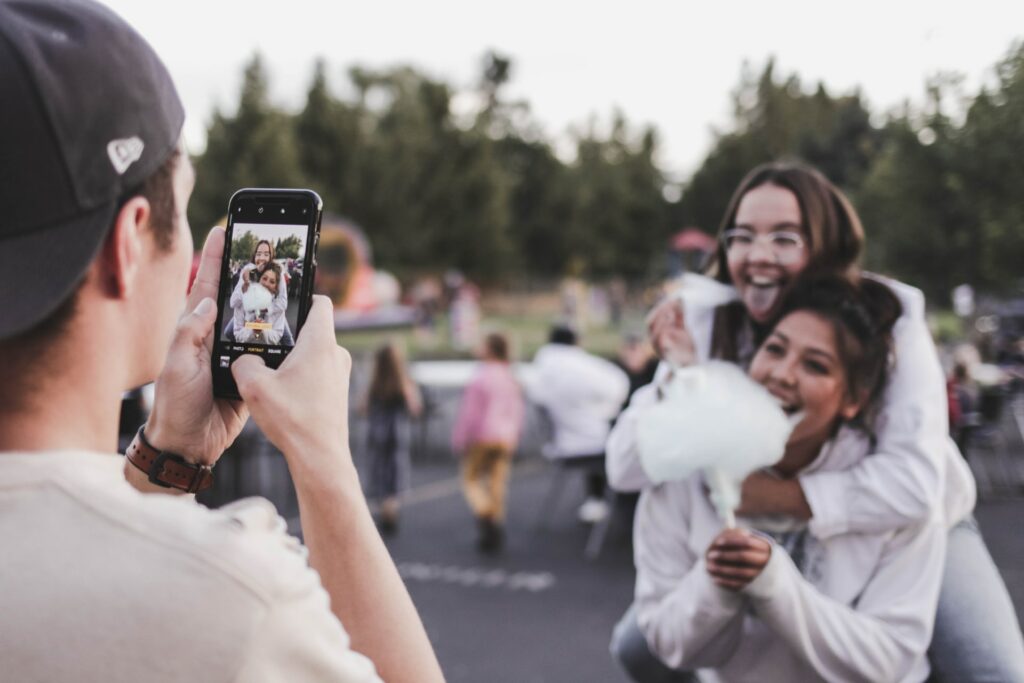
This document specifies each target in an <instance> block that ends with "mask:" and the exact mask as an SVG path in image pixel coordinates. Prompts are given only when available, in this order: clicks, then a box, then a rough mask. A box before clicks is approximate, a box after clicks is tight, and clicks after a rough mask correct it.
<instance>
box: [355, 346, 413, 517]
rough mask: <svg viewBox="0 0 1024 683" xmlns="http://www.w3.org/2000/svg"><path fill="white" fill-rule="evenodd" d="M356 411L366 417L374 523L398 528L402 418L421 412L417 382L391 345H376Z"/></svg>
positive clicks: (405, 459) (405, 478)
mask: <svg viewBox="0 0 1024 683" xmlns="http://www.w3.org/2000/svg"><path fill="white" fill-rule="evenodd" d="M361 412H362V413H363V414H364V415H366V417H367V423H368V428H367V434H366V450H367V453H369V455H370V475H369V482H368V489H369V490H368V491H367V495H368V497H369V498H370V500H371V501H373V503H374V504H375V506H376V508H377V524H378V526H379V527H380V530H381V532H382V533H384V534H393V533H395V532H396V531H397V530H398V514H399V511H400V507H401V502H400V496H401V494H402V492H403V491H405V490H407V489H408V488H409V475H410V472H411V470H412V464H411V462H410V457H409V434H408V429H407V427H408V420H409V419H410V418H418V417H419V416H420V414H421V413H422V412H423V399H422V397H421V395H420V390H419V387H417V386H416V383H415V382H413V381H412V379H411V378H410V377H409V372H408V370H407V368H406V365H405V361H404V359H403V358H402V356H401V354H400V353H399V352H398V349H397V348H396V347H395V346H394V344H385V345H383V346H381V347H380V348H379V349H377V352H376V354H374V359H373V375H372V378H371V380H370V387H369V389H367V392H366V396H365V398H364V399H363V403H362V406H361Z"/></svg>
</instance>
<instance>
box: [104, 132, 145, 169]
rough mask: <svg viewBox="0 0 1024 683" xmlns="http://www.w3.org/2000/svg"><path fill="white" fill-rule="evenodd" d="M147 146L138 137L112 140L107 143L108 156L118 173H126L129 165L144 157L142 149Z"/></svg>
mask: <svg viewBox="0 0 1024 683" xmlns="http://www.w3.org/2000/svg"><path fill="white" fill-rule="evenodd" d="M143 147H145V145H144V144H142V140H140V139H139V138H138V137H134V136H133V137H130V138H123V139H121V140H111V141H110V142H108V143H107V156H109V157H110V163H112V164H113V165H114V170H115V171H117V175H124V172H125V171H127V170H128V167H129V166H131V165H132V164H134V163H135V162H136V161H138V160H139V159H140V158H141V157H142V149H143Z"/></svg>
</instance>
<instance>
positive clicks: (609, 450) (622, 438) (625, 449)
mask: <svg viewBox="0 0 1024 683" xmlns="http://www.w3.org/2000/svg"><path fill="white" fill-rule="evenodd" d="M657 400H658V387H657V386H656V385H655V383H651V384H648V385H647V386H645V387H640V388H639V389H637V390H636V392H635V393H634V394H633V398H632V399H630V402H629V407H628V408H626V409H625V410H624V411H622V414H621V415H619V419H618V420H616V422H615V426H614V427H613V428H612V431H611V433H610V434H609V435H608V443H607V444H605V449H604V453H605V460H604V464H605V471H606V474H607V475H608V484H609V485H610V486H611V487H612V488H613V489H615V490H616V491H621V492H623V493H628V492H633V491H640V490H642V489H644V488H646V487H647V486H650V485H651V480H650V479H649V478H648V476H647V473H646V472H645V471H644V468H643V466H642V465H641V464H640V452H639V450H638V449H637V443H638V442H637V434H636V429H637V427H636V422H637V417H638V414H639V411H641V410H643V409H644V408H646V407H648V406H650V405H651V404H653V403H654V402H655V401H657Z"/></svg>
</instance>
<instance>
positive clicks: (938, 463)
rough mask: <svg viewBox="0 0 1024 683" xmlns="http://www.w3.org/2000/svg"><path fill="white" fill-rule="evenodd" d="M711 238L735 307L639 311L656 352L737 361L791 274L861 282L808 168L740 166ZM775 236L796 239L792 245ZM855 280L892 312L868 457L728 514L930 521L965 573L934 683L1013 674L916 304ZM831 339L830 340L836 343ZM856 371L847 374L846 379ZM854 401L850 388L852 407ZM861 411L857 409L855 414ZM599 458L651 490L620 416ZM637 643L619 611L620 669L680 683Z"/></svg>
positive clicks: (769, 489) (765, 492) (617, 480)
mask: <svg viewBox="0 0 1024 683" xmlns="http://www.w3.org/2000/svg"><path fill="white" fill-rule="evenodd" d="M721 233H722V236H723V238H722V239H721V241H720V246H719V249H718V253H717V255H716V258H715V261H714V263H713V264H712V267H711V269H710V272H709V274H710V275H712V276H713V277H714V278H715V279H716V280H718V281H719V282H721V283H724V284H728V285H732V286H734V287H735V290H736V293H737V294H738V296H739V299H740V300H739V302H734V303H731V304H726V305H722V306H718V307H714V306H704V305H699V304H692V303H687V304H686V307H685V308H686V310H680V308H681V305H680V303H679V299H678V298H676V297H673V298H671V299H669V300H667V301H666V302H664V303H662V304H660V305H659V306H658V307H657V308H656V309H655V310H654V311H653V312H652V313H651V315H650V317H649V320H650V324H649V325H650V327H649V329H650V333H651V338H652V344H653V346H654V348H655V349H657V350H658V352H659V353H660V354H661V355H662V357H663V358H666V359H670V360H671V361H672V362H674V363H676V364H680V363H682V362H683V359H689V360H688V362H693V361H705V360H708V359H709V358H718V359H722V360H728V361H732V362H735V363H737V364H739V365H740V366H741V367H744V368H748V367H750V365H751V362H752V360H753V359H754V353H755V351H756V350H757V349H758V347H759V346H761V343H762V342H763V341H764V340H765V338H766V337H767V336H768V333H769V332H770V330H771V327H772V326H771V321H773V320H777V319H778V316H779V315H780V313H781V311H782V305H783V302H784V301H786V300H787V299H788V295H789V293H790V291H792V290H793V288H794V287H799V284H798V281H799V280H803V279H805V278H811V277H816V276H821V275H831V276H832V277H839V278H840V279H844V280H846V281H848V282H850V283H852V284H856V283H857V282H859V281H861V279H862V276H861V273H860V268H859V263H858V261H859V258H860V255H861V252H862V250H863V247H864V230H863V228H862V226H861V222H860V219H859V218H858V216H857V213H856V212H855V211H854V209H853V207H852V206H851V204H850V202H849V201H848V200H847V199H846V198H845V197H844V196H843V194H842V193H841V192H840V191H839V190H838V189H837V188H836V187H835V186H834V185H833V184H832V183H831V182H829V181H828V180H827V179H826V178H825V177H824V176H822V175H821V173H819V172H817V171H816V170H814V169H811V168H808V167H806V166H802V165H798V164H785V163H773V164H765V165H762V166H759V167H757V168H755V169H754V170H752V171H751V172H750V173H748V174H747V176H746V177H745V178H744V179H743V180H742V181H741V183H740V185H739V187H738V188H737V189H736V191H735V193H734V194H733V197H732V199H731V200H730V202H729V206H728V208H727V210H726V212H725V216H724V219H723V221H722V227H721ZM786 233H792V235H797V234H799V242H800V243H801V244H800V245H799V246H798V245H797V244H796V242H797V239H796V238H795V237H793V236H789V235H786ZM780 235H781V237H780ZM737 236H739V238H740V239H737ZM863 279H864V280H865V281H867V279H875V280H877V281H878V282H884V284H885V285H886V286H887V287H889V289H891V290H892V292H893V293H894V294H895V295H896V297H897V298H898V299H899V303H900V306H901V307H902V310H903V314H902V315H901V316H900V318H899V321H898V323H897V324H896V325H895V326H894V328H893V335H894V349H893V353H894V356H895V360H896V362H895V366H894V368H893V372H892V373H891V376H890V377H889V379H888V380H887V381H886V383H885V385H884V388H878V387H876V390H877V391H881V392H884V393H882V394H881V400H879V401H877V402H874V404H873V406H874V407H876V408H877V413H878V419H877V421H876V423H875V424H874V425H872V426H873V427H874V429H873V430H872V432H871V436H872V440H871V444H872V455H871V457H869V458H861V459H859V460H858V461H857V462H856V463H855V464H853V465H851V466H850V467H849V468H847V469H843V470H842V471H835V472H828V473H826V472H824V471H819V470H815V469H813V468H811V469H807V470H804V471H802V472H801V474H800V476H799V477H798V478H795V479H776V478H772V477H765V475H759V474H755V475H751V478H749V479H748V480H747V483H745V484H744V486H743V499H742V501H741V505H740V509H739V510H738V511H737V513H738V514H741V515H743V514H745V515H758V516H760V515H775V516H784V517H788V518H790V519H791V520H793V522H794V523H798V524H806V525H807V528H808V529H809V530H810V533H811V534H812V536H813V537H815V538H816V539H818V540H820V541H829V540H830V539H833V538H838V537H842V536H845V535H848V534H861V533H876V532H878V531H879V530H885V529H887V530H890V531H894V530H897V529H901V528H907V527H908V526H909V525H913V524H917V523H921V522H923V521H926V520H929V519H932V518H933V517H934V516H935V515H940V516H942V517H943V518H944V520H945V523H946V525H947V528H948V529H949V534H948V541H949V543H948V547H949V548H950V550H949V552H948V553H947V554H946V556H945V558H944V559H943V560H942V561H943V562H944V564H945V569H946V571H945V576H946V577H947V579H948V577H957V576H971V577H972V580H970V581H959V580H955V579H948V580H946V581H945V583H944V584H943V585H942V590H941V594H940V600H939V607H938V611H937V614H936V618H935V630H934V637H933V643H932V649H931V651H930V653H929V655H930V657H931V661H932V665H933V666H934V668H935V670H936V674H937V675H938V677H939V678H940V679H941V680H985V679H988V680H1024V639H1022V638H1021V631H1020V626H1019V624H1018V622H1017V618H1016V615H1015V613H1014V611H1013V606H1012V604H1011V602H1010V600H1009V596H1008V594H1007V591H1006V588H1005V584H1004V583H1003V580H1002V577H1001V576H1000V575H999V573H998V571H997V570H996V568H995V565H994V563H993V562H992V560H991V556H990V555H989V553H988V549H987V548H986V547H985V545H984V541H983V540H982V538H981V536H980V534H979V532H978V529H977V526H976V525H975V524H974V523H973V520H972V518H971V511H972V510H973V507H974V501H975V488H974V481H973V478H972V476H971V473H970V471H969V470H968V468H967V467H966V464H965V462H964V460H963V458H962V457H961V455H960V454H959V451H958V450H957V448H956V445H955V444H954V443H953V442H952V440H951V439H950V438H949V435H948V424H947V416H946V401H945V389H944V377H943V373H942V368H941V365H940V364H939V360H938V355H937V353H936V350H935V345H934V343H933V341H932V339H931V334H930V332H929V329H928V325H927V322H926V319H925V306H924V298H923V296H922V294H921V292H920V291H918V290H916V289H914V288H912V287H909V286H907V285H904V284H902V283H899V282H896V281H893V280H888V279H884V278H878V277H874V276H871V277H870V278H868V277H864V278H863ZM792 322H793V321H790V323H792ZM781 331H782V332H783V334H785V329H784V328H781ZM790 332H791V333H792V332H795V331H794V330H790ZM786 338H787V340H789V341H790V342H791V341H792V338H791V337H790V336H789V335H786ZM775 341H776V343H779V349H778V352H779V353H786V352H788V347H785V346H784V345H782V344H781V341H782V340H781V338H778V337H776V338H775ZM836 341H837V346H838V347H842V345H843V343H844V342H843V339H842V337H840V338H839V339H837V340H836ZM694 350H696V351H694ZM822 364H823V363H822V360H821V358H820V357H819V358H817V359H812V360H811V363H810V364H809V365H805V366H804V372H806V373H808V374H809V373H811V372H813V371H814V369H815V368H814V366H815V365H822ZM824 369H827V368H824ZM860 375H861V373H860V372H859V371H858V372H852V373H849V378H848V379H849V381H850V383H851V386H852V385H853V384H855V382H856V381H857V380H858V378H859V377H860ZM792 398H793V399H794V401H795V400H796V399H797V398H798V397H797V396H793V397H792ZM862 399H863V396H858V394H857V392H856V391H855V392H853V400H854V403H856V402H858V401H860V400H862ZM868 403H869V405H872V404H871V402H870V401H869V402H868ZM865 417H866V415H865V414H864V413H861V418H860V419H861V421H864V418H865ZM606 453H607V458H608V459H607V468H608V476H609V481H610V483H611V484H612V486H613V487H615V488H616V489H618V490H623V491H635V490H639V489H642V488H644V487H645V486H648V485H650V479H649V477H648V476H647V474H646V473H645V472H644V471H643V468H642V466H641V463H640V461H639V454H638V449H637V437H636V434H635V426H634V425H631V424H630V420H629V419H628V418H626V417H622V418H620V419H619V421H618V423H617V424H616V427H615V430H614V431H613V432H612V434H611V435H610V437H609V440H608V444H607V448H606ZM753 483H756V486H755V485H753ZM648 645H650V643H649V642H648V641H646V640H645V639H644V638H643V637H641V636H640V635H639V633H638V632H637V631H636V626H635V620H633V619H632V616H631V615H630V614H627V616H626V617H625V618H624V619H623V621H622V622H621V623H620V625H619V626H618V627H617V628H616V632H615V635H614V641H613V644H612V648H613V651H614V652H615V653H616V656H617V657H618V658H619V660H620V661H621V662H622V663H623V665H624V666H626V668H627V669H628V670H630V671H631V672H633V671H639V672H650V671H651V667H652V666H653V667H654V669H655V670H657V669H658V667H660V669H661V671H660V675H661V676H662V678H657V677H655V678H653V679H652V678H651V677H650V676H649V675H643V674H641V675H642V676H643V677H642V678H641V680H688V679H678V678H673V677H672V674H673V673H677V672H671V671H666V670H665V668H664V664H663V663H661V662H659V661H658V660H657V658H654V657H652V656H651V655H650V653H649V651H648V650H647V647H648ZM840 678H843V677H842V676H840Z"/></svg>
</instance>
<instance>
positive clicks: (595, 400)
mask: <svg viewBox="0 0 1024 683" xmlns="http://www.w3.org/2000/svg"><path fill="white" fill-rule="evenodd" d="M533 369H534V375H533V378H532V380H531V383H530V386H529V387H528V391H529V394H530V399H531V400H532V401H533V402H534V403H536V404H537V405H539V406H541V407H542V408H544V410H545V411H546V412H547V414H548V417H549V418H550V419H551V425H552V428H553V430H554V435H553V438H552V440H551V443H549V444H548V445H547V446H546V447H545V455H546V456H548V457H550V458H552V459H554V460H570V461H574V464H576V465H579V466H580V467H584V468H585V469H586V470H587V472H586V500H585V501H584V502H583V504H582V505H581V506H580V509H579V518H580V521H583V522H586V523H595V522H599V521H601V520H602V519H604V517H605V516H606V515H607V514H608V504H607V503H606V502H605V500H604V494H605V486H606V479H605V475H604V457H605V455H604V445H605V441H606V440H607V438H608V432H609V430H610V429H611V424H612V420H614V419H615V417H616V416H617V415H618V414H619V411H620V410H621V408H622V404H623V403H625V401H626V398H627V397H628V396H629V377H627V376H626V373H625V372H623V371H622V370H621V369H620V368H619V367H618V366H616V365H615V364H614V363H612V362H611V361H607V360H605V359H604V358H599V357H598V356H595V355H593V354H591V353H588V352H587V351H585V350H583V349H581V348H580V347H579V346H578V345H577V337H576V333H575V332H574V331H573V330H572V329H571V328H569V327H567V326H562V325H558V326H555V327H554V328H552V330H551V333H550V335H549V337H548V343H547V344H545V345H544V346H542V347H541V348H540V349H538V350H537V353H536V355H535V356H534V358H533Z"/></svg>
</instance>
